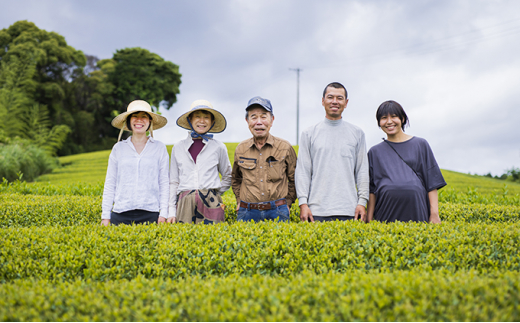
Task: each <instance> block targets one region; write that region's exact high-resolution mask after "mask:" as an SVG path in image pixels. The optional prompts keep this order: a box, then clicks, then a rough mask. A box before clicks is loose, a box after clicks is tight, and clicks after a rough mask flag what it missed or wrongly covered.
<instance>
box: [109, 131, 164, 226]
mask: <svg viewBox="0 0 520 323" xmlns="http://www.w3.org/2000/svg"><path fill="white" fill-rule="evenodd" d="M131 138H132V137H129V138H128V139H126V140H123V141H120V142H118V143H117V144H115V145H114V147H113V148H112V152H111V153H110V157H109V159H108V169H107V176H106V179H105V188H104V191H103V204H102V214H101V218H102V219H110V212H111V211H114V212H116V213H121V212H126V211H130V210H145V211H150V212H159V216H161V217H163V218H167V217H168V198H169V190H170V187H169V185H168V182H169V179H168V161H169V157H168V151H167V150H166V146H165V145H164V144H163V143H162V142H160V141H158V140H154V139H153V138H152V137H148V141H147V142H146V145H145V146H144V149H143V151H142V152H141V154H138V153H137V151H136V150H135V147H134V144H133V143H132V141H131Z"/></svg>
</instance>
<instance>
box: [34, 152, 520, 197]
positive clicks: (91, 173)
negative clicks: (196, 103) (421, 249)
mask: <svg viewBox="0 0 520 323" xmlns="http://www.w3.org/2000/svg"><path fill="white" fill-rule="evenodd" d="M226 146H227V148H228V155H229V160H230V161H231V162H233V156H234V152H235V148H236V146H237V143H226ZM167 148H168V153H171V149H172V146H171V145H170V146H167ZM295 148H297V147H295ZM109 155H110V150H104V151H98V152H92V153H85V154H78V155H72V156H66V157H60V158H59V160H60V163H61V164H62V167H60V168H57V169H55V170H54V172H53V173H52V174H47V175H43V176H41V177H40V178H38V180H37V181H38V182H46V183H51V184H58V183H67V182H70V178H74V179H75V181H79V182H83V183H90V184H95V183H100V182H101V183H102V182H104V180H105V175H106V170H107V163H108V156H109ZM442 174H443V175H444V178H445V180H446V182H447V183H448V186H447V187H446V188H444V189H443V190H441V191H445V192H448V193H449V192H456V193H465V194H467V193H468V192H469V193H470V194H472V193H475V192H476V193H480V194H484V195H497V194H498V195H502V194H503V193H504V187H505V185H507V188H506V189H505V190H506V191H507V195H509V196H514V195H517V194H520V184H517V183H513V182H506V181H502V180H498V179H494V178H489V177H484V176H477V175H468V174H463V173H458V172H454V171H449V170H442Z"/></svg>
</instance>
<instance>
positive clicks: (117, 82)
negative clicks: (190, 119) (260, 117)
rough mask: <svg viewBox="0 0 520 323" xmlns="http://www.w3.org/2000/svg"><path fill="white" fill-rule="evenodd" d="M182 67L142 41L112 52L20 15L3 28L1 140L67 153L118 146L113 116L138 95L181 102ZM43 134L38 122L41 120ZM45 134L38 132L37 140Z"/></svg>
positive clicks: (166, 104) (166, 103) (167, 103)
mask: <svg viewBox="0 0 520 323" xmlns="http://www.w3.org/2000/svg"><path fill="white" fill-rule="evenodd" d="M180 84H181V74H180V73H179V67H178V66H177V65H175V64H173V63H172V62H168V61H165V60H164V59H163V58H161V57H160V56H159V55H157V54H154V53H150V52H149V51H148V50H146V49H142V48H126V49H121V50H118V51H117V52H116V53H115V54H114V56H113V57H112V58H111V59H105V60H101V61H100V60H99V59H98V58H97V57H95V56H89V55H84V54H83V52H81V51H79V50H76V49H74V48H73V47H71V46H69V45H67V42H66V41H65V38H64V37H63V36H61V35H59V34H57V33H55V32H48V31H45V30H42V29H39V28H38V27H36V26H35V25H34V24H33V23H32V22H28V21H18V22H16V23H14V24H13V25H11V26H10V27H9V28H7V29H2V30H0V118H2V120H7V119H6V118H8V120H9V121H10V122H9V123H6V122H4V123H3V124H2V123H0V140H2V141H7V139H6V138H9V137H13V136H19V137H21V138H26V139H27V140H35V141H37V142H38V144H39V145H40V144H42V141H41V139H42V138H46V139H47V140H51V141H52V142H51V143H50V144H49V145H48V146H47V148H46V149H49V151H52V152H55V151H56V149H59V150H58V154H59V155H68V154H74V153H80V152H86V151H93V150H99V149H107V148H110V147H112V145H113V144H114V143H115V141H116V138H117V133H118V131H117V130H116V129H114V128H113V127H112V126H111V125H110V121H111V120H112V118H113V117H114V116H115V115H117V114H118V113H120V112H122V111H124V110H125V109H126V106H127V105H128V103H130V102H131V101H133V100H135V99H142V100H146V101H148V102H149V103H150V104H151V105H152V106H153V107H154V109H155V110H158V109H159V108H160V107H163V108H165V109H169V108H170V107H171V106H172V105H173V103H175V102H176V101H177V94H178V93H179V85H180ZM38 123H43V124H45V126H44V127H38V129H39V131H40V132H39V133H35V132H34V131H32V132H31V133H30V134H29V133H27V131H28V129H33V128H32V127H33V126H34V125H35V124H38ZM38 138H39V139H38Z"/></svg>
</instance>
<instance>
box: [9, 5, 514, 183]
mask: <svg viewBox="0 0 520 323" xmlns="http://www.w3.org/2000/svg"><path fill="white" fill-rule="evenodd" d="M518 12H520V2H518V1H485V0H475V1H467V0H456V1H448V0H445V1H427V0H423V1H413V2H409V1H407V2H404V1H378V0H372V1H348V2H347V1H337V0H323V1H297V0H287V1H275V0H268V1H246V0H227V1H211V0H198V1H151V2H141V1H115V0H112V1H109V2H106V1H99V0H96V1H91V2H76V1H71V0H60V1H45V0H40V1H30V0H25V1H24V0H20V1H16V2H14V1H4V2H2V11H1V12H0V21H1V22H2V23H1V24H0V28H7V27H8V26H9V25H10V24H12V23H14V22H15V21H17V20H22V19H27V20H29V21H33V22H35V23H36V25H37V26H38V27H40V28H43V29H47V30H53V31H56V32H58V33H60V34H62V35H64V36H65V37H66V39H67V41H68V42H69V44H70V45H72V46H74V47H75V48H77V49H81V50H82V51H83V52H85V53H88V54H92V55H96V56H98V57H100V58H107V57H111V55H112V53H113V52H115V51H116V50H117V49H121V48H125V47H134V46H139V47H143V48H146V49H148V50H150V51H152V52H155V53H157V54H159V55H161V56H162V57H164V58H165V59H167V60H170V61H172V62H174V63H176V64H178V65H179V66H180V71H181V73H182V74H183V77H182V81H183V83H182V85H181V87H180V89H181V94H180V95H179V97H178V102H177V103H176V104H175V105H174V106H173V107H172V109H171V110H170V111H167V112H165V115H166V116H167V117H168V119H169V124H168V126H167V127H166V128H165V129H164V130H161V131H158V132H157V134H156V136H157V138H159V139H160V140H162V141H164V142H166V143H173V142H175V141H177V140H180V139H182V138H184V136H185V135H186V132H185V131H184V130H182V129H180V128H179V127H177V126H176V125H175V121H176V119H177V117H178V116H179V115H180V114H181V113H182V112H184V111H186V110H187V109H188V108H189V106H190V104H191V102H192V101H194V100H196V99H199V98H205V99H207V100H209V101H210V102H212V103H213V105H214V106H215V108H217V109H219V110H220V111H221V112H223V113H224V115H225V116H226V118H227V120H228V128H227V129H226V131H225V132H224V133H222V134H219V135H217V138H219V139H221V140H223V141H233V142H236V141H240V140H242V139H245V138H247V137H249V136H250V133H249V131H248V129H247V125H246V123H245V121H244V108H245V106H246V103H247V101H248V100H249V99H250V98H251V97H253V96H256V95H261V96H264V97H267V98H269V99H270V100H271V101H272V102H273V106H274V111H275V116H276V120H275V123H274V126H273V129H272V132H273V134H274V135H278V136H280V137H283V138H285V139H288V140H289V141H291V142H292V143H296V135H295V131H296V125H295V122H296V121H295V110H296V108H295V106H296V75H295V72H294V71H290V70H289V68H296V67H300V68H302V69H303V71H302V72H301V79H300V82H301V84H300V86H301V87H300V130H302V129H304V128H306V127H308V126H310V125H312V124H314V123H316V122H318V121H319V120H321V119H323V117H324V112H323V107H322V106H321V92H322V90H323V87H324V86H325V85H326V84H327V83H329V82H332V81H339V82H342V83H343V84H344V85H345V86H346V87H347V89H348V90H349V97H350V102H349V105H348V107H347V110H346V112H345V115H344V116H345V118H346V119H347V120H349V121H351V122H352V123H354V124H357V125H359V126H360V127H362V128H363V129H364V130H365V133H366V135H367V143H368V146H369V147H370V146H371V145H373V144H376V143H378V142H379V141H380V138H381V137H382V135H383V132H381V131H380V130H379V129H378V128H377V125H376V121H375V111H376V109H377V107H378V106H379V104H381V103H382V102H383V101H385V100H389V99H393V100H396V101H398V102H400V103H401V104H402V105H403V107H404V108H405V110H406V111H407V112H408V114H409V116H410V119H411V127H410V128H409V130H407V131H408V132H409V133H410V134H412V135H417V136H421V137H424V138H426V139H427V140H428V141H429V142H430V144H431V146H432V148H433V150H434V152H435V154H436V157H437V159H438V162H439V164H440V166H441V167H442V168H446V169H451V170H457V171H461V172H472V173H474V172H476V173H480V174H484V173H487V172H492V173H493V174H501V173H502V172H503V171H504V170H505V169H506V168H510V167H511V166H513V165H515V166H517V167H518V166H520V147H519V145H520V144H519V142H520V141H519V139H520V138H519V137H520V136H519V135H518V134H517V126H516V119H518V118H517V117H516V115H515V113H517V111H518V108H517V106H518V102H520V97H519V96H520V94H519V92H518V90H517V89H518V88H519V87H520V84H519V83H520V77H518V75H519V73H520V57H519V56H518V52H519V50H520V42H518V37H519V36H520V19H519V18H518V14H517V13H518Z"/></svg>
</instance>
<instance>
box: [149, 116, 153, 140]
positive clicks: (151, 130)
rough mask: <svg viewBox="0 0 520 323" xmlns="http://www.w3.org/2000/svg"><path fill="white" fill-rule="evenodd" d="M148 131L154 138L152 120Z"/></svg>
mask: <svg viewBox="0 0 520 323" xmlns="http://www.w3.org/2000/svg"><path fill="white" fill-rule="evenodd" d="M148 131H150V136H152V138H153V121H152V120H150V128H149V129H148Z"/></svg>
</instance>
